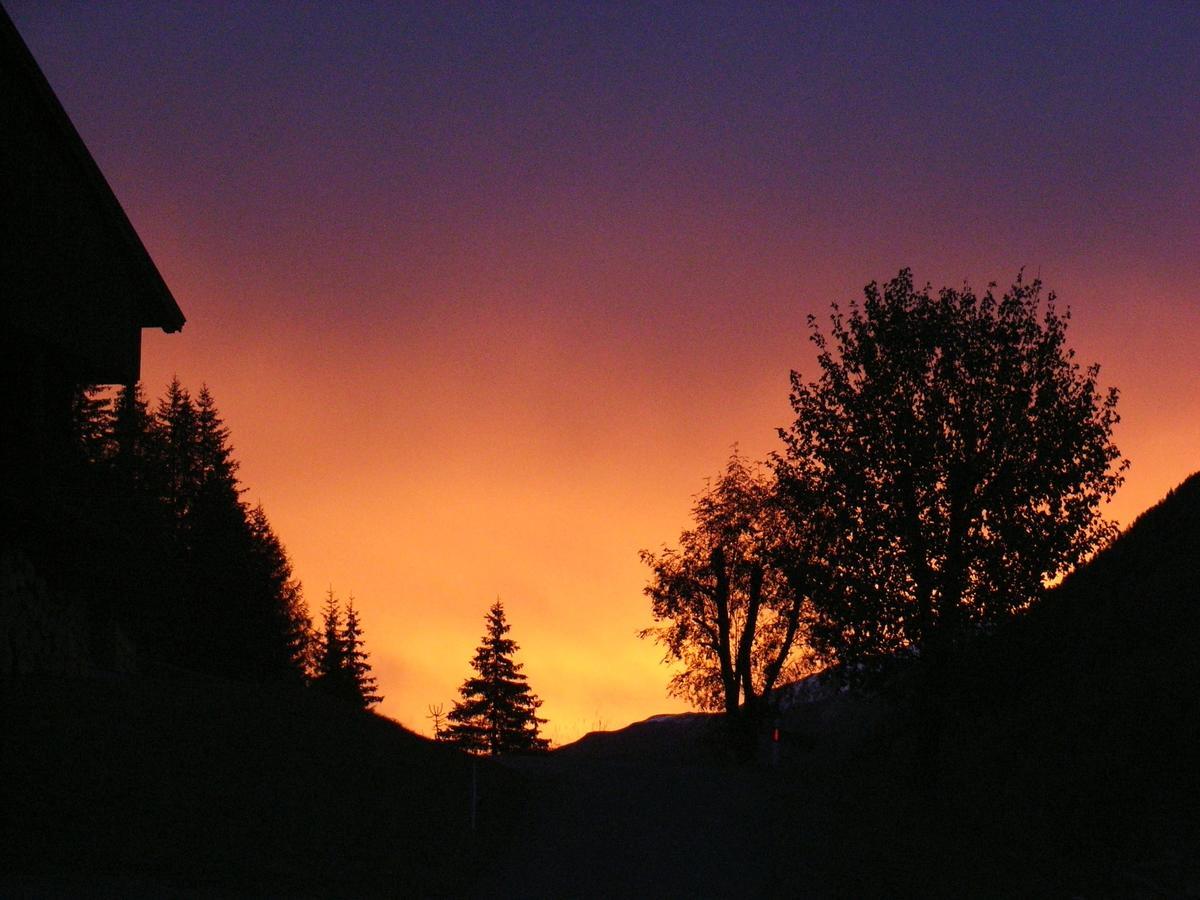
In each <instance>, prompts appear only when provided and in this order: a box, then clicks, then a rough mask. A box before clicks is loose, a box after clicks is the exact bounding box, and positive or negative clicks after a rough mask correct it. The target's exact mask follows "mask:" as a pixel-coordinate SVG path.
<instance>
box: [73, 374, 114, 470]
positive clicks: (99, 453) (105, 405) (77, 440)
mask: <svg viewBox="0 0 1200 900" xmlns="http://www.w3.org/2000/svg"><path fill="white" fill-rule="evenodd" d="M71 402H72V410H71V411H72V422H73V426H74V427H73V429H72V434H71V438H72V449H73V452H74V455H75V458H76V460H77V461H79V462H81V463H84V464H85V465H93V466H95V465H101V464H104V463H106V462H107V460H108V458H109V456H110V455H111V443H110V442H111V439H112V431H113V402H112V398H111V397H108V396H105V394H104V391H103V390H102V389H101V388H98V387H96V386H94V385H85V386H81V387H77V388H76V389H75V393H74V396H73V397H72V401H71Z"/></svg>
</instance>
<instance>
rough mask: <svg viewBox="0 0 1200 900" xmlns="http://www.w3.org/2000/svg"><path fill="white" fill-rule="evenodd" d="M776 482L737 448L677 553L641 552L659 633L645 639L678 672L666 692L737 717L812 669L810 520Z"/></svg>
mask: <svg viewBox="0 0 1200 900" xmlns="http://www.w3.org/2000/svg"><path fill="white" fill-rule="evenodd" d="M781 500H782V498H781V497H780V495H779V494H778V493H777V491H776V489H775V483H774V480H773V478H771V477H770V474H769V473H767V472H765V471H763V469H762V467H761V466H758V465H754V464H751V463H749V462H747V460H745V459H744V458H743V457H741V456H740V455H738V453H737V452H736V450H735V451H734V453H733V455H732V456H731V457H730V459H729V462H728V463H727V464H726V467H725V470H724V472H722V473H721V475H720V476H719V477H718V478H717V479H716V480H715V481H713V482H711V483H710V484H709V485H708V487H707V489H706V490H705V491H703V492H702V493H701V494H699V495H698V496H697V498H696V502H695V505H694V506H693V507H692V518H693V520H694V527H692V528H691V529H689V530H686V531H684V532H683V533H682V534H681V535H680V537H679V546H678V548H668V547H664V548H663V550H662V551H661V552H660V553H651V552H649V551H646V550H643V551H642V552H641V558H642V561H643V562H644V563H645V564H646V565H648V566H649V567H650V569H651V571H652V576H651V580H650V583H649V585H648V586H647V587H646V589H645V593H646V595H647V596H648V597H649V598H650V601H651V609H652V613H653V615H654V619H655V621H656V622H658V623H661V624H659V625H657V626H655V627H651V628H647V629H645V630H643V631H642V632H641V637H643V638H646V637H651V638H654V639H655V640H657V641H658V642H659V643H661V644H662V645H663V646H664V647H665V648H666V658H667V661H671V662H676V663H679V664H681V666H682V668H681V669H680V670H679V672H678V673H677V674H676V675H675V676H674V677H673V678H672V679H671V683H670V686H669V688H668V690H669V692H670V693H671V694H673V695H674V696H678V697H681V698H683V699H686V700H688V701H690V702H691V703H693V704H694V705H695V706H697V707H698V708H700V709H706V710H724V711H725V712H726V713H728V714H730V715H735V714H737V712H738V710H739V708H740V707H741V706H742V705H744V706H745V707H746V708H748V709H751V710H753V709H755V708H756V707H758V706H760V705H761V704H762V703H763V702H765V701H766V700H768V699H769V697H770V694H771V691H772V689H773V688H774V687H775V685H776V684H777V683H779V680H780V678H781V677H782V678H784V679H785V680H788V679H792V678H795V677H797V676H798V675H800V674H801V673H804V672H806V671H808V668H809V666H810V664H811V662H812V660H811V658H810V657H809V656H808V655H807V654H806V653H805V652H804V651H805V649H806V646H807V640H806V634H807V625H808V621H807V620H808V618H809V609H810V603H809V598H810V594H811V593H812V591H813V590H814V589H815V588H816V587H817V586H818V585H819V584H820V583H821V581H822V579H823V578H824V574H823V570H822V565H821V560H820V555H819V553H815V552H813V551H814V550H815V547H814V545H813V544H812V542H811V540H810V538H811V535H810V534H809V533H807V531H806V530H805V522H806V520H805V519H804V518H803V517H800V516H788V515H786V514H785V513H786V510H785V508H784V506H783V505H782V503H781Z"/></svg>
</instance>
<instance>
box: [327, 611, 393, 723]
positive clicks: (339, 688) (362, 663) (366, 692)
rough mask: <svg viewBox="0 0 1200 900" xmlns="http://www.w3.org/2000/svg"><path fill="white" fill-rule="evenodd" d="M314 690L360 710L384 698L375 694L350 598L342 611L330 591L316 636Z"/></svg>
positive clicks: (372, 676)
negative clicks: (323, 692)
mask: <svg viewBox="0 0 1200 900" xmlns="http://www.w3.org/2000/svg"><path fill="white" fill-rule="evenodd" d="M314 643H315V647H316V652H315V657H316V658H315V661H314V666H313V669H314V671H313V686H314V687H316V688H317V689H319V690H322V691H325V692H326V693H328V694H330V695H331V696H334V697H337V698H338V699H339V700H342V701H344V702H346V703H349V704H351V705H352V706H356V707H358V708H359V709H369V708H370V707H371V706H373V705H374V704H376V703H378V702H380V701H381V700H382V699H383V697H381V696H379V694H378V693H377V690H378V688H377V686H376V682H375V677H374V675H372V674H371V663H370V661H369V654H368V653H367V652H366V650H365V649H364V648H365V643H364V641H363V628H362V622H361V621H360V619H359V615H358V610H356V609H355V608H354V598H353V597H351V598H350V600H349V601H348V602H347V603H346V608H345V609H344V610H343V609H342V606H341V604H340V603H339V602H338V599H337V597H336V596H335V595H334V593H333V588H330V589H329V591H328V592H327V593H326V595H325V606H324V608H323V609H322V614H321V629H320V631H319V632H318V633H317V634H316V637H315V640H314Z"/></svg>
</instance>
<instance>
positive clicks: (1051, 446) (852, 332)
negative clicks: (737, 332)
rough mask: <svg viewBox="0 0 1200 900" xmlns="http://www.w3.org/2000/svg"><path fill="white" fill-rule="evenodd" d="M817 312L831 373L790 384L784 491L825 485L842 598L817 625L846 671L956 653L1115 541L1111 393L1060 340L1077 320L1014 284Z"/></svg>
mask: <svg viewBox="0 0 1200 900" xmlns="http://www.w3.org/2000/svg"><path fill="white" fill-rule="evenodd" d="M865 294H866V296H865V300H864V301H863V302H861V303H858V302H854V303H852V304H851V305H850V307H849V309H848V310H846V311H843V310H842V309H840V308H839V307H838V306H837V304H834V306H833V313H832V317H831V329H830V333H829V335H828V336H827V335H826V334H825V333H824V332H822V331H821V330H820V328H819V326H818V325H817V323H816V320H815V318H814V317H810V319H809V324H810V327H811V329H812V340H813V342H814V344H815V345H816V347H817V350H818V364H819V367H820V377H819V378H818V379H817V380H816V381H811V382H804V381H802V380H801V377H800V375H799V374H797V373H796V372H793V373H792V391H791V404H792V408H793V410H794V412H795V420H794V422H793V423H792V425H791V426H790V427H789V428H787V429H786V430H784V429H781V430H780V435H781V437H782V438H783V440H784V443H785V452H784V453H783V454H782V455H781V456H780V457H779V458H778V460H777V463H778V475H779V478H780V481H781V483H782V484H783V486H784V490H785V492H796V491H797V489H798V488H797V486H799V492H800V493H804V492H807V491H809V490H811V489H812V487H811V486H812V485H813V483H814V482H815V483H816V485H817V488H816V490H817V492H818V493H819V494H820V495H821V496H822V498H823V503H824V505H825V508H826V509H827V510H828V511H829V516H830V523H831V526H832V527H831V528H830V532H829V533H830V535H831V536H830V538H829V541H828V557H829V559H830V561H831V564H832V566H833V568H834V572H833V576H834V577H833V579H832V584H833V587H834V589H833V590H831V591H829V592H827V593H825V594H823V595H821V596H820V597H818V598H817V599H818V600H819V602H818V603H817V604H816V610H817V613H818V616H817V619H816V621H815V623H814V626H813V629H812V637H813V639H814V641H815V642H816V643H817V644H818V646H820V647H821V648H822V649H825V650H828V651H830V652H832V653H835V654H836V655H837V656H839V657H840V658H841V659H843V660H847V661H855V660H866V659H870V658H872V657H879V656H880V655H882V654H887V653H890V652H893V651H896V650H901V649H904V648H915V649H916V650H917V651H919V652H924V653H925V654H926V655H928V654H930V653H933V654H934V655H935V656H936V655H940V654H942V653H944V652H945V651H946V650H947V649H948V647H949V646H950V645H951V644H952V643H953V642H954V641H955V640H956V639H957V638H958V637H960V636H962V635H964V634H967V633H970V632H972V631H974V630H976V629H978V628H979V627H980V626H981V625H984V624H986V623H991V622H995V621H997V620H999V619H1002V618H1004V617H1006V616H1009V615H1011V614H1012V613H1014V612H1015V611H1019V610H1022V609H1024V608H1026V607H1028V606H1029V605H1030V604H1032V603H1033V602H1035V601H1036V600H1037V599H1038V598H1039V597H1040V596H1041V595H1042V592H1043V589H1044V585H1045V584H1046V583H1047V582H1048V581H1049V580H1051V579H1054V578H1056V577H1058V576H1060V575H1062V574H1063V573H1065V572H1067V571H1069V570H1070V569H1071V568H1072V567H1073V566H1075V565H1077V564H1078V563H1079V562H1080V561H1081V560H1083V559H1084V558H1085V557H1087V555H1088V554H1090V553H1091V552H1093V551H1094V550H1095V549H1096V548H1097V547H1099V546H1100V545H1101V544H1102V543H1103V542H1104V541H1106V540H1107V539H1108V538H1109V537H1110V535H1112V534H1113V533H1114V526H1113V524H1112V523H1110V522H1108V521H1106V520H1105V519H1104V518H1103V517H1102V516H1101V514H1100V511H1099V507H1100V504H1101V502H1102V501H1105V500H1107V499H1109V498H1111V497H1112V495H1113V493H1114V492H1115V491H1116V489H1117V487H1118V486H1119V485H1120V484H1121V482H1122V474H1121V473H1122V472H1123V470H1124V468H1125V466H1126V463H1125V462H1123V461H1122V460H1121V458H1120V454H1119V452H1118V450H1117V448H1116V447H1115V446H1114V445H1113V443H1112V440H1111V435H1112V429H1113V426H1114V425H1115V424H1116V423H1117V421H1118V415H1117V412H1116V404H1117V391H1116V389H1115V388H1110V389H1109V390H1108V391H1107V392H1102V391H1100V390H1099V389H1098V388H1097V375H1098V371H1099V369H1098V366H1095V365H1093V366H1089V367H1088V368H1086V369H1081V368H1080V366H1079V365H1078V364H1077V363H1076V362H1075V361H1074V351H1072V350H1070V349H1069V348H1068V347H1067V346H1066V328H1067V322H1068V319H1069V314H1064V313H1060V312H1059V311H1058V309H1057V307H1056V305H1055V299H1054V295H1053V294H1052V293H1051V294H1050V295H1049V296H1048V297H1047V298H1046V299H1045V302H1043V299H1042V293H1041V284H1040V282H1038V281H1036V280H1035V281H1033V282H1025V281H1024V280H1022V279H1021V278H1020V277H1018V278H1017V281H1016V283H1015V284H1014V285H1013V286H1012V288H1011V289H1010V290H1009V291H1008V292H1007V293H1006V294H1004V295H1003V296H1002V297H997V296H995V295H994V294H993V292H992V289H989V290H988V292H987V293H985V294H984V295H983V296H977V295H976V294H974V293H973V292H972V291H971V290H970V289H969V288H963V289H962V290H951V289H944V290H942V291H941V292H940V293H938V294H933V293H932V292H931V290H930V288H929V287H928V286H926V287H925V288H924V289H922V290H916V289H914V287H913V281H912V275H911V273H910V272H909V271H908V270H904V271H902V272H901V273H900V274H899V275H898V276H897V277H896V278H895V279H893V280H892V281H890V282H888V283H887V284H886V285H884V286H883V288H882V290H881V289H880V288H879V287H878V286H877V285H876V284H874V283H872V284H870V285H868V286H867V288H866V292H865Z"/></svg>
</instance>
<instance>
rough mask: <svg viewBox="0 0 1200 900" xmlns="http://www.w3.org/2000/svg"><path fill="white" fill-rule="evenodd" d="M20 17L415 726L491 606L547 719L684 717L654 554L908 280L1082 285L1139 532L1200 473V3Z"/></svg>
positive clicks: (321, 568) (169, 10) (240, 439)
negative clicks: (847, 335)
mask: <svg viewBox="0 0 1200 900" xmlns="http://www.w3.org/2000/svg"><path fill="white" fill-rule="evenodd" d="M4 3H5V6H6V8H7V9H8V10H9V13H10V15H11V16H12V18H13V20H14V21H15V23H16V25H17V27H18V29H19V30H20V31H21V33H22V35H23V36H24V37H25V40H26V42H27V43H28V44H29V46H30V48H31V50H32V51H33V53H34V55H35V57H37V59H38V61H39V62H40V64H41V66H42V68H43V70H44V71H45V73H46V75H47V77H48V78H49V80H50V83H51V84H52V85H53V87H54V89H55V90H56V92H57V93H58V96H59V98H60V99H61V100H62V102H63V105H64V106H65V107H66V109H67V112H68V113H69V114H70V116H71V118H72V119H73V121H74V122H75V124H76V126H77V127H78V129H79V131H80V133H81V134H82V135H83V138H84V140H85V141H86V143H87V144H88V146H89V148H90V149H91V151H92V154H93V155H94V156H95V158H96V160H97V162H98V163H99V165H100V168H101V169H102V170H103V171H104V173H105V174H106V176H107V177H108V180H109V182H110V183H111V184H112V186H113V189H114V190H115V192H116V194H117V196H118V197H119V198H120V200H121V202H122V204H123V205H124V207H125V210H126V212H127V213H128V214H129V216H130V219H131V220H132V221H133V223H134V226H135V227H136V228H137V230H138V232H139V233H140V234H141V236H142V239H143V240H144V242H145V244H146V246H147V248H148V249H149V250H150V253H151V255H152V256H153V257H154V259H155V261H156V262H157V264H158V267H159V269H160V270H161V271H162V273H163V275H164V277H165V278H166V280H167V283H168V284H169V285H170V286H171V288H172V290H173V292H174V294H175V296H176V298H177V299H178V301H179V303H180V305H181V307H182V308H183V310H184V312H185V313H186V314H187V316H188V320H189V321H188V324H187V326H186V328H185V329H184V331H183V333H182V334H179V335H171V336H167V335H162V334H147V337H146V339H145V341H144V361H143V370H142V371H143V378H144V380H145V383H146V386H147V390H148V392H149V393H150V394H151V395H153V396H158V395H159V394H161V392H162V390H163V388H164V386H165V385H166V383H167V382H168V381H169V380H170V378H171V376H172V375H173V374H175V373H178V375H179V377H180V378H181V379H182V380H183V381H184V383H185V384H187V385H189V386H191V387H192V388H193V389H198V388H199V386H200V384H201V383H202V382H207V383H208V385H209V387H210V388H211V390H212V391H213V393H214V394H215V396H216V399H217V403H218V405H219V407H220V409H221V410H222V412H223V413H224V415H225V417H226V419H227V422H228V424H229V425H230V426H231V427H232V429H233V442H234V445H235V450H236V454H237V457H238V459H239V460H240V461H241V464H242V468H241V475H242V477H243V480H244V481H245V483H246V484H247V485H248V487H249V488H250V491H249V497H250V498H251V499H252V500H256V501H261V502H262V503H263V504H264V505H265V507H266V509H267V512H268V514H269V516H270V518H271V521H272V523H273V524H274V525H275V527H276V530H277V531H278V532H279V534H280V536H281V537H282V539H283V541H284V542H285V544H286V545H287V547H288V550H289V552H290V554H291V556H292V559H293V562H294V564H295V568H296V572H297V574H298V575H299V576H300V577H301V578H302V579H303V581H304V584H305V588H306V594H307V597H308V601H309V604H310V605H311V606H312V608H313V609H314V610H316V609H319V606H320V602H321V595H322V593H323V591H324V590H325V588H326V587H327V586H328V585H330V584H332V585H333V587H334V589H335V590H336V591H337V592H338V593H339V594H341V595H343V596H345V595H347V594H350V593H353V594H354V596H355V597H356V598H357V602H358V604H359V606H360V608H361V609H362V610H363V614H364V620H365V625H366V629H367V639H368V649H369V650H370V651H372V658H373V662H374V665H375V668H376V673H377V674H378V676H379V678H380V682H381V688H382V691H383V693H384V694H386V696H387V699H386V701H385V702H384V704H383V707H382V711H383V712H384V713H386V714H387V715H390V716H392V717H394V718H397V719H399V720H400V721H401V722H403V723H405V724H406V725H409V726H411V727H414V728H417V729H421V730H425V729H427V727H428V723H427V722H426V721H425V719H424V715H425V711H426V705H427V704H429V703H437V702H441V703H444V704H447V706H448V705H449V703H450V702H451V701H452V700H453V699H454V698H455V696H456V688H457V686H458V685H459V684H460V683H461V681H462V680H463V678H465V677H466V676H467V674H468V660H469V659H470V657H471V655H472V653H473V650H474V648H475V646H476V644H477V642H478V640H479V638H480V636H481V634H482V629H483V614H484V612H485V610H486V608H487V606H488V605H489V604H490V603H491V601H492V600H493V599H494V598H495V597H496V596H497V595H499V596H500V597H501V598H502V599H503V600H504V601H505V605H506V607H507V609H508V611H509V618H510V620H511V622H512V624H513V637H515V638H516V639H517V641H518V642H519V643H520V644H521V645H522V651H521V653H520V654H519V657H518V658H519V659H521V660H523V661H524V662H525V663H526V671H527V673H528V675H529V677H530V681H531V684H532V686H533V688H534V690H535V691H536V692H537V693H538V694H540V695H541V697H542V698H543V699H544V700H545V705H544V707H543V709H542V712H543V714H544V715H546V716H547V717H548V718H549V719H550V725H549V727H548V733H549V735H550V736H551V737H552V738H554V739H555V740H557V741H560V742H561V741H567V740H571V739H573V738H575V737H577V736H578V735H579V734H581V733H583V732H584V731H587V730H589V729H591V728H593V727H596V726H600V725H603V726H606V727H609V728H612V727H619V726H622V725H624V724H626V723H628V722H630V721H632V720H635V719H639V718H643V717H645V716H647V715H650V714H653V713H656V712H664V711H671V710H677V709H680V708H682V707H681V706H680V704H679V703H677V702H675V701H671V700H668V699H667V698H666V697H665V693H664V688H665V685H666V682H667V679H668V677H669V673H668V671H667V670H666V668H665V667H663V666H661V665H660V664H659V659H660V657H661V653H660V652H659V650H658V648H656V647H655V646H653V645H651V644H647V643H645V642H641V641H639V640H638V639H637V638H636V637H635V636H634V634H635V632H636V631H637V630H638V629H639V628H641V627H644V626H645V625H647V624H649V615H648V603H647V601H646V599H645V598H644V597H643V596H642V594H641V589H642V587H643V586H644V584H645V578H646V571H645V570H644V568H643V567H642V566H641V565H640V563H639V562H638V559H637V551H638V549H639V548H642V547H650V548H653V547H657V546H659V545H661V544H662V543H664V542H671V541H673V540H674V539H675V537H676V536H677V535H678V532H679V530H680V528H681V527H683V526H684V525H685V524H686V520H687V513H688V509H689V506H690V502H691V496H692V495H693V494H694V493H695V492H696V491H697V490H699V489H700V488H701V487H702V484H703V479H704V478H705V477H706V476H707V475H710V474H713V473H715V472H717V471H718V470H719V469H720V468H721V466H722V464H723V462H724V460H725V458H726V456H727V455H728V451H729V448H730V446H731V445H732V444H734V443H735V442H738V443H739V444H740V446H741V448H742V449H743V450H744V451H745V452H747V453H749V454H750V455H753V456H762V455H765V454H766V453H767V452H769V451H770V450H772V449H774V448H775V447H776V445H777V439H776V437H775V428H776V427H777V426H780V425H784V424H786V423H787V421H788V412H789V409H788V404H787V390H788V385H787V377H788V371H789V369H792V368H797V369H799V370H801V372H802V373H804V374H806V375H811V374H812V372H813V355H812V353H811V351H810V349H809V345H808V344H807V341H806V337H805V334H806V332H805V329H804V324H803V323H804V318H805V316H806V315H807V314H808V313H810V312H815V313H823V312H824V311H825V310H826V309H827V308H828V305H829V302H830V301H831V300H846V299H849V298H850V297H852V296H856V295H858V294H859V292H860V291H861V288H862V286H863V285H864V284H865V283H866V282H868V281H870V280H872V279H879V280H883V279H886V278H889V277H891V276H892V275H894V274H895V273H896V272H897V270H898V269H900V268H901V267H903V266H910V267H912V268H913V270H914V274H915V277H916V279H917V280H918V282H924V281H931V282H933V284H934V285H935V286H940V285H942V284H953V285H959V284H961V283H962V282H963V280H964V279H968V280H970V282H971V283H972V284H973V285H974V286H976V287H983V286H984V285H986V283H987V282H989V281H993V280H994V281H998V282H1000V283H1001V284H1002V285H1003V284H1006V283H1008V282H1010V281H1011V280H1012V278H1013V276H1014V275H1015V274H1016V272H1017V270H1018V269H1019V268H1021V267H1024V268H1025V271H1026V272H1027V273H1029V274H1031V275H1040V276H1041V278H1042V279H1043V281H1044V282H1045V283H1046V284H1047V286H1048V287H1050V288H1053V289H1054V290H1055V291H1057V292H1058V294H1059V297H1060V301H1061V302H1063V303H1066V304H1068V305H1069V306H1070V307H1071V309H1072V311H1073V315H1074V319H1073V323H1072V328H1071V331H1070V340H1071V343H1072V344H1073V346H1075V347H1076V349H1077V350H1078V351H1079V354H1080V356H1081V358H1082V359H1083V360H1084V361H1085V362H1090V361H1092V360H1096V361H1099V362H1100V363H1101V364H1102V366H1103V368H1102V373H1101V377H1102V380H1103V381H1104V382H1105V383H1106V384H1116V385H1118V386H1119V387H1120V388H1121V391H1122V402H1121V412H1122V416H1123V422H1122V424H1121V425H1120V426H1119V430H1118V432H1117V442H1118V444H1119V446H1120V447H1121V449H1122V450H1123V451H1124V452H1125V454H1126V455H1127V456H1129V457H1130V458H1131V459H1132V461H1133V468H1132V469H1131V471H1130V472H1129V477H1128V480H1127V483H1126V486H1125V487H1124V488H1123V489H1122V491H1121V493H1120V494H1119V496H1118V498H1117V500H1116V501H1115V502H1114V504H1113V507H1112V508H1111V509H1110V513H1111V514H1112V515H1114V516H1115V517H1116V518H1118V519H1119V520H1120V521H1121V522H1122V523H1125V524H1127V523H1128V522H1130V521H1131V520H1132V519H1133V517H1134V516H1136V515H1137V514H1138V513H1139V512H1141V511H1142V510H1143V509H1145V508H1146V507H1147V506H1149V505H1151V504H1152V503H1154V502H1155V501H1156V500H1158V499H1159V498H1160V497H1161V496H1162V495H1163V494H1164V493H1165V492H1166V491H1167V490H1168V489H1169V488H1171V487H1172V486H1173V485H1175V484H1177V483H1178V482H1179V481H1181V480H1182V479H1183V478H1184V477H1186V476H1187V475H1188V474H1190V473H1191V472H1193V471H1194V470H1196V469H1197V468H1200V458H1198V457H1200V454H1198V453H1197V449H1198V447H1200V375H1198V371H1200V370H1198V366H1197V362H1196V359H1197V351H1196V347H1197V342H1198V340H1200V88H1198V86H1200V52H1197V48H1198V47H1200V5H1197V4H1194V3H1178V4H1173V3H1151V4H1124V5H1111V6H1110V5H1105V4H1099V3H1095V4H1093V3H1088V4H1070V5H1055V4H1045V3H1037V4H1034V5H1030V6H1024V7H1022V6H1014V5H1013V4H1008V3H1001V4H984V3H972V4H962V5H954V4H933V5H921V4H909V3H904V4H887V5H884V4H864V5H850V4H842V5H839V6H837V7H834V6H829V5H825V4H821V5H817V4H804V5H795V6H793V5H786V6H785V5H769V6H762V7H751V6H749V5H748V4H740V3H738V4H729V5H709V4H702V5H697V4H681V5H675V4H646V5H642V4H638V5H630V6H624V5H621V6H615V5H614V6H601V5H596V4H590V3H588V4H579V5H574V4H563V3H553V4H512V5H510V4H464V5H454V4H443V3H436V4H429V5H428V6H426V7H412V6H408V5H393V4H369V3H336V4H335V3H326V4H319V3H294V4H287V3H275V2H271V3H170V4H165V3H164V4H155V3H123V2H105V3H103V4H97V3H43V2H27V0H4Z"/></svg>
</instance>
